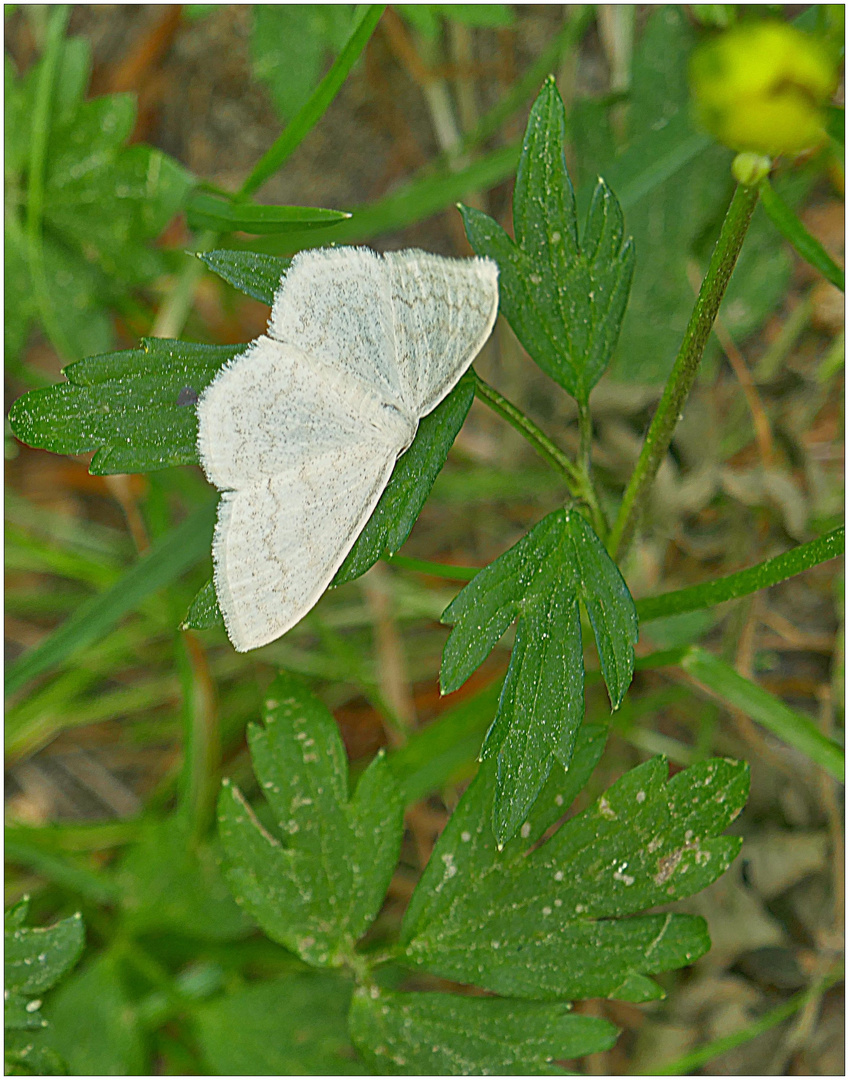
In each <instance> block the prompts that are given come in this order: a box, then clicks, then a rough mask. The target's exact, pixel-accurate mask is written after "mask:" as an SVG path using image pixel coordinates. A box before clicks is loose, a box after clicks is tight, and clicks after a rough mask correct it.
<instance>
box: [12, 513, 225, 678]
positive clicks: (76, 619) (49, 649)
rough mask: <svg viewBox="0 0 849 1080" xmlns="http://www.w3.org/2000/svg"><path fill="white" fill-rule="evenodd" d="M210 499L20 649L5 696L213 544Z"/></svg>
mask: <svg viewBox="0 0 849 1080" xmlns="http://www.w3.org/2000/svg"><path fill="white" fill-rule="evenodd" d="M214 516H215V504H214V503H213V502H212V501H210V502H209V503H206V504H204V505H203V506H201V507H200V508H198V509H197V510H195V512H194V513H193V514H191V516H190V517H188V518H186V520H185V521H184V522H183V523H182V524H181V525H178V526H177V528H176V529H173V530H172V531H171V532H170V533H169V534H168V535H167V536H166V537H164V538H163V539H162V540H161V541H160V542H159V543H157V544H155V545H154V547H153V548H152V549H151V550H150V552H149V553H148V554H147V555H145V556H144V557H143V558H141V559H139V561H138V562H137V563H136V564H135V566H133V567H131V568H130V569H129V570H128V571H127V573H126V574H124V576H123V577H122V578H121V579H120V580H119V581H117V582H116V583H115V584H114V585H113V586H112V588H111V589H107V590H106V592H104V593H101V594H99V595H97V596H93V597H92V598H91V599H90V600H89V601H88V602H87V603H85V604H82V605H81V606H80V607H79V608H78V609H77V610H76V612H74V614H73V615H72V616H71V617H70V619H67V620H66V621H65V622H64V623H62V625H61V626H60V627H58V628H57V629H56V630H55V631H54V632H53V633H52V634H51V635H50V636H49V637H48V638H47V639H46V640H45V641H43V642H42V643H41V644H40V645H37V646H36V647H35V648H34V649H31V650H30V651H29V652H28V653H25V654H24V655H23V656H22V657H21V658H20V659H19V660H17V661H16V662H15V663H14V664H12V665H11V667H9V668H8V669H7V671H6V683H5V689H6V695H7V696H8V695H9V694H13V693H14V692H15V691H16V690H19V689H20V688H21V687H22V686H24V685H25V683H28V682H29V681H30V680H31V679H34V678H35V677H36V676H37V675H42V674H44V672H46V671H50V670H51V669H53V668H56V667H58V666H59V665H60V664H62V663H63V662H64V661H65V660H67V659H68V657H69V656H71V655H73V654H74V653H75V652H78V651H79V650H80V649H81V648H83V647H84V646H86V645H90V644H91V643H92V642H93V641H97V640H98V638H100V637H102V636H103V635H104V634H106V633H107V632H108V631H109V630H110V629H111V628H112V627H113V626H114V625H115V624H116V623H117V622H118V620H119V619H120V618H122V616H124V615H126V614H127V613H128V612H130V611H133V610H134V609H135V608H136V607H137V606H138V604H139V603H140V602H141V601H142V600H143V599H144V598H145V597H146V596H149V595H150V594H151V593H153V592H156V590H157V589H161V588H162V587H163V586H164V585H168V584H170V583H171V582H172V581H174V580H175V579H176V578H178V577H179V576H180V575H181V574H182V573H183V572H184V571H185V570H186V569H188V567H190V566H192V565H193V563H195V562H196V561H197V560H198V559H200V558H201V557H202V556H203V555H206V554H208V552H209V550H210V546H211V543H212V524H213V520H214Z"/></svg>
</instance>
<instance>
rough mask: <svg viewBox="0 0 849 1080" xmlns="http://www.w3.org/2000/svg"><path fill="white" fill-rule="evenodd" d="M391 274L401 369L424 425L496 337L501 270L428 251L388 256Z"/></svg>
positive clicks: (408, 395)
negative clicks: (487, 342) (424, 418)
mask: <svg viewBox="0 0 849 1080" xmlns="http://www.w3.org/2000/svg"><path fill="white" fill-rule="evenodd" d="M384 259H385V260H386V266H387V269H388V270H389V275H388V280H389V283H390V289H391V301H392V313H393V323H394V327H395V354H396V363H397V365H398V370H399V372H400V377H401V381H402V385H403V389H404V397H405V400H406V401H407V402H408V403H409V406H410V408H411V410H412V411H413V412H415V415H416V417H417V418H418V419H421V418H422V417H423V416H427V414H428V413H429V412H431V411H432V410H433V409H435V408H436V406H437V405H438V404H439V403H440V401H442V399H443V398H444V397H445V396H446V395H447V394H448V393H450V391H451V390H453V389H454V387H455V386H456V385H457V383H458V382H459V381H460V379H461V377H462V376H463V374H464V372H465V371H466V370H467V368H468V367H469V365H470V364H471V363H472V361H473V360H474V358H475V357H476V356H477V355H478V353H479V352H480V351H481V349H482V348H483V346H484V344H485V343H486V340H487V338H488V337H489V335H490V334H491V333H492V327H493V325H494V324H495V318H496V316H497V314H498V266H497V264H496V263H495V262H493V260H492V259H446V258H443V256H441V255H431V254H430V253H428V252H426V251H398V252H391V253H389V254H387V255H385V256H384Z"/></svg>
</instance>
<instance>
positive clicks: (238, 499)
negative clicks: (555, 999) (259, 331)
mask: <svg viewBox="0 0 849 1080" xmlns="http://www.w3.org/2000/svg"><path fill="white" fill-rule="evenodd" d="M497 277H498V269H497V266H496V264H495V263H494V262H492V261H491V260H488V259H464V260H458V259H446V258H442V257H441V256H438V255H430V254H428V253H426V252H422V251H404V252H397V253H393V254H390V255H386V256H380V255H376V254H375V253H374V252H371V251H369V250H368V249H365V248H333V249H323V250H313V251H306V252H302V253H301V254H300V255H296V256H295V258H294V259H293V260H292V265H291V267H290V269H289V271H288V272H287V274H286V276H285V277H284V279H283V281H282V283H281V285H280V288H279V289H278V291H277V294H276V296H275V299H274V305H273V308H272V313H271V319H270V321H269V331H268V335H267V336H266V335H263V336H262V337H259V338H258V339H257V340H256V341H255V342H253V343H252V344H251V345H250V346H249V348H248V349H247V350H246V351H245V352H244V353H242V354H241V355H240V356H237V357H236V358H235V359H234V360H233V361H231V362H230V363H229V364H228V365H226V366H225V367H224V368H223V369H222V370H221V371H220V372H219V373H218V375H217V376H216V378H215V379H214V380H213V382H212V383H211V384H210V385H209V386H208V387H207V389H206V390H205V391H204V392H203V394H202V395H201V397H200V399H199V401H198V406H197V415H198V451H199V456H200V461H201V465H202V466H203V469H204V472H205V473H206V476H207V478H208V479H209V480H210V481H211V482H212V483H213V484H215V486H216V487H217V488H218V489H219V490H220V491H221V492H222V498H221V501H220V503H219V510H218V521H217V525H216V528H215V535H214V539H213V549H212V554H213V563H214V570H215V591H216V595H217V597H218V603H219V606H220V608H221V612H222V614H223V616H224V623H225V626H226V629H227V633H228V636H229V637H230V640H231V641H232V643H233V645H234V646H235V648H236V649H237V650H238V651H240V652H245V651H247V650H249V649H255V648H259V647H260V646H261V645H265V644H268V643H269V642H271V641H274V640H275V639H276V638H278V637H280V636H281V634H284V633H286V631H287V630H289V629H290V628H291V627H292V626H294V625H295V624H296V623H297V622H299V621H300V620H301V619H302V618H303V616H304V615H306V614H307V612H308V611H309V610H310V609H311V608H312V607H313V605H314V604H315V603H316V602H317V601H318V599H319V597H320V596H321V594H322V593H323V592H324V590H325V589H326V588H327V586H328V585H329V584H330V582H331V581H332V579H333V576H334V574H335V573H336V571H337V570H338V569H339V567H340V566H341V565H342V562H343V561H344V559H345V556H346V555H347V554H348V552H349V551H350V550H351V548H352V547H353V545H354V543H355V541H356V539H357V537H358V536H359V534H360V532H361V531H362V529H363V527H364V526H365V524H366V522H367V521H368V519H369V517H370V516H371V513H372V511H373V510H374V508H375V506H376V505H377V503H378V501H379V499H380V496H381V495H382V494H383V491H384V489H385V488H386V485H387V484H388V483H389V479H390V476H391V475H392V470H393V468H394V466H395V462H396V459H397V458H398V456H399V455H400V454H402V453H403V452H404V451H405V450H406V449H407V447H408V446H409V445H410V443H411V442H412V440H413V437H414V435H415V432H416V427H417V425H418V421H419V420H420V419H421V417H422V416H425V415H426V414H427V413H429V412H430V411H431V410H432V409H434V408H435V407H436V406H437V405H438V404H439V402H440V401H441V400H442V399H443V398H444V397H445V396H446V395H447V394H448V393H449V392H450V391H451V389H452V388H453V387H454V386H455V385H456V383H457V382H458V381H459V379H460V378H461V376H462V375H463V373H464V372H465V371H466V369H467V368H468V367H469V365H470V364H471V362H472V361H473V360H474V358H475V356H476V355H477V353H478V352H479V351H480V349H481V348H482V346H483V344H484V343H485V341H486V339H487V338H488V336H489V334H490V332H491V331H492V326H493V324H494V322H495V317H496V314H497V310H498V285H497Z"/></svg>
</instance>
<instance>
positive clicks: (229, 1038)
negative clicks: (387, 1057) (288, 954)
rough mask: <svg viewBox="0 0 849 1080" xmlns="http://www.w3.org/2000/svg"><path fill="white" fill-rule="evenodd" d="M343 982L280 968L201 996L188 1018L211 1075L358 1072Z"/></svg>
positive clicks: (348, 997)
mask: <svg viewBox="0 0 849 1080" xmlns="http://www.w3.org/2000/svg"><path fill="white" fill-rule="evenodd" d="M350 1000H351V986H350V983H347V982H345V981H343V980H342V979H340V978H338V977H337V976H335V975H329V974H318V973H316V974H312V973H310V974H304V975H301V974H298V975H283V976H281V977H280V978H277V979H273V980H272V981H270V982H263V983H258V984H253V985H248V986H245V987H243V988H241V989H239V990H236V991H235V992H234V993H232V994H227V995H226V996H224V997H219V998H216V999H215V1000H214V1001H209V1002H204V1003H203V1004H201V1005H199V1006H196V1007H195V1009H194V1010H193V1014H192V1021H193V1026H194V1027H195V1030H196V1033H197V1040H198V1044H199V1046H200V1049H201V1052H202V1053H203V1056H204V1058H205V1059H206V1061H207V1063H208V1064H209V1065H210V1066H211V1071H212V1072H213V1073H214V1074H215V1075H218V1076H305V1075H318V1076H320V1075H325V1076H338V1075H352V1074H357V1073H361V1072H362V1071H363V1069H362V1067H361V1066H360V1065H359V1063H358V1061H357V1060H356V1057H355V1054H354V1050H353V1047H352V1046H351V1043H350V1039H349V1038H348V1032H347V1027H346V1016H347V1012H348V1006H349V1003H350Z"/></svg>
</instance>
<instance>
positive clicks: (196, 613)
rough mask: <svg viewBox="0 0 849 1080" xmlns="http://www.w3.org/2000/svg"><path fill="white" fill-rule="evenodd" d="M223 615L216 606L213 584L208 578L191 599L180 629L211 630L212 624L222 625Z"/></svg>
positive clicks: (216, 600) (216, 599) (216, 598)
mask: <svg viewBox="0 0 849 1080" xmlns="http://www.w3.org/2000/svg"><path fill="white" fill-rule="evenodd" d="M223 625H224V616H223V615H222V614H221V608H220V607H219V606H218V597H217V596H216V595H215V585H214V584H213V582H212V579H211V578H210V580H209V581H207V582H206V583H205V584H204V585H203V586H201V589H200V591H199V592H198V594H197V596H196V597H195V598H194V600H192V602H191V605H190V606H189V610H188V611H187V612H186V617H185V619H183V621H182V623H181V624H180V629H181V630H211V629H212V627H213V626H223Z"/></svg>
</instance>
